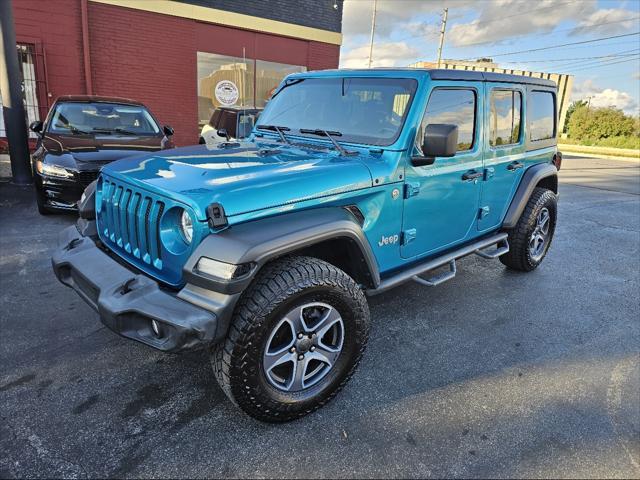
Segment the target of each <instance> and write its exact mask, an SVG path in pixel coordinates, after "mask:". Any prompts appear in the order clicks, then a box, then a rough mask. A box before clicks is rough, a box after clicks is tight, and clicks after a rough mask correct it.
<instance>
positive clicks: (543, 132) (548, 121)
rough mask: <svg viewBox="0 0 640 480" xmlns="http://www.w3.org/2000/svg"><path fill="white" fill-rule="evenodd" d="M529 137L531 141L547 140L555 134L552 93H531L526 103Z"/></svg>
mask: <svg viewBox="0 0 640 480" xmlns="http://www.w3.org/2000/svg"><path fill="white" fill-rule="evenodd" d="M527 106H528V113H527V117H528V119H529V136H530V138H531V140H533V141H536V140H547V139H549V138H553V137H554V136H555V134H556V113H555V102H554V98H553V93H551V92H536V91H534V92H531V94H530V95H529V101H528V102H527Z"/></svg>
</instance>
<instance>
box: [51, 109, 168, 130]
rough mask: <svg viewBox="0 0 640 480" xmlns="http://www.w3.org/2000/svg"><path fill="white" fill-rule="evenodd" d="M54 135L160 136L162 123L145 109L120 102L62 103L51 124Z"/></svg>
mask: <svg viewBox="0 0 640 480" xmlns="http://www.w3.org/2000/svg"><path fill="white" fill-rule="evenodd" d="M49 131H50V132H51V133H61V134H70V135H74V134H76V135H77V134H83V133H107V134H118V135H119V134H124V135H127V134H129V135H157V134H158V133H159V132H160V128H159V127H158V124H157V123H156V122H155V120H154V119H153V117H152V116H151V114H150V113H149V112H148V110H147V109H146V108H144V107H141V106H138V105H122V104H117V103H102V102H95V103H80V102H68V103H59V104H58V105H57V106H56V109H55V112H54V114H53V117H52V119H51V122H50V124H49Z"/></svg>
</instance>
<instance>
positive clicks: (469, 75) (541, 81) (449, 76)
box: [293, 67, 557, 88]
mask: <svg viewBox="0 0 640 480" xmlns="http://www.w3.org/2000/svg"><path fill="white" fill-rule="evenodd" d="M376 71H379V72H384V73H385V74H389V73H390V72H398V73H399V74H401V73H409V72H411V73H413V74H415V73H417V72H425V73H427V74H428V75H429V77H431V79H432V80H462V81H464V80H466V81H476V82H504V83H520V84H526V85H538V86H541V87H549V88H556V87H557V86H556V82H554V81H553V80H549V79H548V78H536V77H530V76H526V75H511V74H508V73H497V72H485V71H481V70H450V69H446V68H439V69H438V68H413V67H378V68H366V69H365V68H340V69H334V70H320V71H317V72H308V73H310V74H311V75H310V76H313V74H314V73H317V74H318V76H322V77H324V76H328V75H330V76H332V75H333V74H337V75H340V73H345V72H348V73H349V74H350V75H354V74H355V75H357V74H358V73H360V72H362V73H366V76H367V77H370V76H375V72H376ZM308 73H307V72H302V73H296V74H293V76H295V77H306V76H307V75H308ZM546 75H547V76H550V75H551V74H546Z"/></svg>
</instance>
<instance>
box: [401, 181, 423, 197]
mask: <svg viewBox="0 0 640 480" xmlns="http://www.w3.org/2000/svg"><path fill="white" fill-rule="evenodd" d="M418 193H420V183H418V182H409V183H405V184H404V198H410V197H414V196H416V195H418Z"/></svg>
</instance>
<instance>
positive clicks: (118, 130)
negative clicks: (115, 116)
mask: <svg viewBox="0 0 640 480" xmlns="http://www.w3.org/2000/svg"><path fill="white" fill-rule="evenodd" d="M92 130H93V131H94V132H98V133H108V134H109V135H111V134H113V133H114V132H115V133H121V134H123V135H138V134H137V133H136V132H131V131H129V130H126V129H124V128H122V127H116V128H95V127H94V128H93V129H92Z"/></svg>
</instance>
